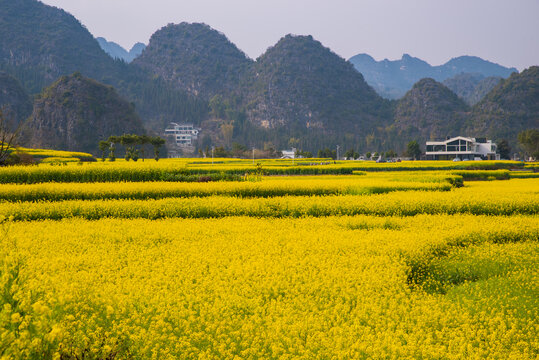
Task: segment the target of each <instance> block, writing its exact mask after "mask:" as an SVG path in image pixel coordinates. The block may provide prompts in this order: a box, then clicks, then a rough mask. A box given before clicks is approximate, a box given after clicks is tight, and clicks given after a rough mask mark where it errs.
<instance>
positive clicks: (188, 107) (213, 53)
mask: <svg viewBox="0 0 539 360" xmlns="http://www.w3.org/2000/svg"><path fill="white" fill-rule="evenodd" d="M0 8H1V9H2V11H1V12H0V71H2V70H4V71H5V72H6V73H7V74H9V75H8V77H7V78H6V79H7V80H6V81H4V89H5V91H6V94H11V95H9V96H7V97H4V99H7V100H3V101H4V102H5V103H7V105H9V106H12V108H15V107H16V106H17V100H16V99H21V101H19V104H22V105H23V106H22V107H21V108H22V109H23V111H22V113H27V112H28V104H29V101H31V98H30V100H28V98H29V97H28V95H26V96H25V94H24V93H25V92H26V94H30V96H31V95H36V94H38V93H40V92H42V90H43V89H44V88H45V87H47V86H50V85H51V84H53V83H54V84H55V88H56V89H59V90H61V89H60V88H61V87H62V86H63V85H61V86H60V88H59V87H58V84H57V83H56V81H59V80H58V79H60V80H62V79H64V78H63V77H62V76H65V75H68V79H69V78H70V77H71V76H72V75H71V74H72V73H73V72H74V71H77V70H80V72H81V76H82V77H83V78H84V79H86V78H93V79H95V80H96V82H100V83H103V84H107V85H109V86H105V85H103V84H100V85H101V86H97V87H95V88H96V89H99V90H98V92H103V93H104V94H107V93H108V94H111V92H110V91H111V88H110V86H114V87H116V88H117V95H118V94H119V96H118V97H119V98H123V100H118V101H117V102H116V104H120V103H123V104H124V105H125V103H126V101H127V104H128V105H129V106H121V108H122V109H123V110H122V111H121V112H115V110H114V109H118V108H119V107H117V106H113V107H111V108H109V107H104V108H103V105H104V104H106V102H107V99H103V98H99V97H98V96H92V97H93V98H96V99H98V101H97V102H95V101H93V100H92V99H90V98H86V99H87V100H88V101H86V102H84V101H83V102H80V103H78V104H82V105H81V109H82V110H84V113H83V114H81V113H77V112H73V109H72V108H71V107H70V104H71V100H70V98H71V95H69V93H71V94H77V96H78V98H80V99H84V98H85V94H87V93H90V94H91V93H92V91H87V90H88V89H89V88H91V87H88V86H86V85H88V84H89V83H88V82H91V81H94V80H89V79H86V81H78V80H75V79H72V80H70V82H69V83H70V84H75V85H73V86H72V88H73V91H72V90H68V91H67V92H66V91H64V92H61V91H58V92H57V93H55V94H56V95H54V96H51V97H48V96H46V98H48V99H49V100H50V101H43V100H42V99H40V98H38V99H37V100H36V101H35V102H34V113H35V114H38V116H35V117H32V119H37V124H40V125H39V126H36V127H34V130H36V129H37V135H34V136H35V137H34V138H33V139H34V140H35V142H33V144H38V140H39V139H42V140H43V141H47V139H49V138H56V139H58V137H60V138H61V142H55V143H54V144H55V145H54V146H58V147H59V148H60V146H61V147H62V148H66V147H67V145H65V144H75V145H73V147H77V148H78V149H79V150H80V151H89V150H87V148H88V147H89V146H90V145H91V144H90V143H89V142H84V141H83V140H81V138H80V136H81V134H80V133H76V132H67V134H68V135H67V137H65V134H66V132H65V131H64V130H62V129H63V128H65V127H66V126H68V127H76V126H75V125H74V124H75V123H74V122H70V121H69V118H73V119H76V121H78V122H80V123H81V124H88V123H90V124H94V125H92V127H90V128H91V129H94V130H95V129H96V128H99V127H102V128H103V129H105V131H106V132H110V131H112V130H111V128H108V127H107V124H108V122H107V123H102V122H101V121H102V119H101V117H103V118H105V116H106V115H107V114H108V113H109V112H110V113H111V114H115V116H117V117H118V116H122V115H121V114H127V113H129V114H132V115H133V117H134V116H135V115H137V113H138V115H140V120H141V121H142V123H143V125H144V126H145V128H146V130H147V131H149V132H153V133H155V134H160V133H162V131H163V130H164V128H165V126H166V125H167V124H168V123H169V122H171V121H174V122H180V123H181V122H186V123H193V124H194V125H196V126H197V127H200V128H202V131H201V136H200V137H199V141H198V143H197V144H196V147H197V148H198V149H205V148H206V147H209V146H225V147H228V148H231V147H232V146H233V144H234V142H237V143H240V144H243V145H246V146H248V147H251V146H255V147H257V148H262V147H268V148H271V147H273V148H275V149H284V148H288V147H296V148H298V149H302V150H307V151H313V152H316V151H317V150H318V149H321V148H325V147H331V148H335V146H337V145H340V146H341V149H345V148H346V149H349V148H354V149H356V150H358V151H386V150H389V149H394V150H396V151H397V152H399V153H401V151H402V150H403V149H404V148H405V145H406V143H407V142H408V141H410V140H418V141H419V142H420V143H424V141H425V140H428V139H429V138H432V137H444V136H447V135H456V134H460V135H468V136H477V137H484V136H487V137H492V138H493V139H494V140H497V139H498V138H499V137H505V138H507V140H509V141H510V143H511V144H516V134H517V133H518V132H519V131H522V130H524V129H528V128H530V127H538V126H537V123H538V117H537V112H538V111H537V109H536V107H537V104H538V101H537V98H538V96H539V95H538V94H537V75H538V74H537V73H538V72H537V69H536V67H532V68H530V69H528V70H527V71H524V72H523V73H522V74H518V73H515V74H513V75H512V76H511V77H510V78H509V79H506V80H504V81H501V82H500V83H499V84H497V85H496V86H495V88H494V89H493V90H491V91H489V89H490V88H491V87H492V86H493V84H494V83H496V79H495V78H488V77H487V78H482V77H484V76H485V75H484V74H482V73H479V74H478V75H477V76H476V75H474V74H477V70H478V67H480V65H481V64H484V61H483V60H481V59H477V58H470V57H466V58H457V59H453V60H452V61H450V62H449V63H448V64H445V65H444V68H443V69H442V68H440V69H437V70H436V69H435V70H436V71H434V70H433V67H431V66H430V65H429V64H428V63H426V62H424V61H422V60H420V59H417V58H413V57H411V56H404V57H403V59H402V60H403V61H402V62H401V63H400V64H397V65H399V67H398V68H396V69H395V67H394V66H393V65H394V64H393V65H392V64H391V62H390V63H388V64H387V65H388V68H393V70H394V71H395V75H394V76H390V78H392V79H393V80H394V81H395V82H401V83H404V84H412V85H410V89H409V90H408V92H407V94H406V96H404V97H403V98H402V99H401V100H399V101H396V100H387V99H384V98H382V97H381V96H380V95H379V94H377V92H376V91H375V90H374V89H373V88H372V87H371V86H370V85H369V84H368V82H366V81H365V80H366V78H367V77H366V76H363V75H362V74H361V73H360V72H358V71H357V70H356V69H355V68H354V66H353V65H352V64H351V62H347V61H346V60H345V59H342V58H341V57H339V56H338V55H336V54H335V53H334V52H332V51H331V50H330V49H329V48H327V47H325V46H324V45H323V44H321V43H320V42H319V41H317V40H315V39H313V38H312V36H296V35H287V36H284V37H283V38H281V39H280V40H279V42H277V43H276V44H275V45H274V46H272V47H270V48H269V49H268V50H267V51H266V52H265V53H264V54H263V55H261V56H260V57H259V58H258V59H256V60H252V59H250V58H249V57H247V56H246V55H245V54H244V53H243V52H242V51H241V50H239V49H238V48H237V47H236V45H234V44H233V43H232V42H230V41H229V40H228V39H227V37H226V36H225V35H224V34H222V33H220V32H219V31H217V30H215V29H212V28H211V27H209V26H208V25H205V24H197V23H195V24H189V23H182V24H177V25H172V24H169V25H167V26H165V27H164V28H162V29H161V30H159V31H157V32H156V33H155V34H154V35H153V36H152V39H151V40H150V44H149V45H148V47H147V48H146V49H145V50H144V51H143V53H142V54H141V55H140V56H139V57H137V58H136V59H135V60H134V61H133V62H131V63H126V62H124V61H121V60H114V59H112V58H111V57H110V56H109V55H107V54H106V53H105V52H104V51H103V50H102V49H101V47H100V46H99V44H98V41H97V40H96V39H94V38H93V36H92V35H91V34H90V33H89V32H88V30H87V29H85V28H84V26H83V25H81V24H80V22H79V21H78V20H77V19H75V18H74V17H73V16H71V15H69V14H67V13H66V12H64V11H63V10H60V9H57V8H54V7H50V6H46V5H44V4H42V3H40V2H38V1H36V0H18V1H16V2H12V1H7V0H0ZM360 57H361V56H360ZM363 57H365V58H366V59H367V60H369V59H368V56H367V55H365V56H363ZM371 60H372V58H371ZM369 61H370V60H369ZM369 61H367V62H369ZM370 64H371V65H372V66H373V69H374V70H373V71H374V72H375V73H376V71H375V70H376V68H377V66H378V65H377V62H376V61H374V60H372V61H370ZM490 64H491V65H489V66H487V67H488V68H489V69H490V70H489V71H491V70H492V69H494V70H496V69H497V70H500V67H499V65H496V64H492V63H490ZM389 65H391V66H389ZM434 68H437V67H434ZM460 70H462V71H465V73H461V72H458V71H460ZM494 70H492V71H494ZM497 70H496V71H497ZM502 70H503V69H502ZM422 71H423V72H429V71H430V72H432V71H434V72H435V74H434V75H433V77H431V78H428V79H420V80H418V81H415V80H414V77H417V76H419V75H418V74H421V72H422ZM504 71H507V69H506V68H505V70H504ZM442 72H445V74H446V75H447V76H449V75H451V76H452V78H450V79H446V85H447V86H445V85H443V84H441V83H440V80H437V79H439V76H440V73H442ZM379 75H380V79H381V80H383V76H385V75H384V73H380V74H379ZM519 75H522V76H519ZM13 78H14V79H17V80H18V82H19V83H20V84H19V85H16V84H17V81H14V79H13ZM480 78H481V79H480ZM487 79H490V80H489V81H491V80H492V83H490V82H489V83H487V82H486V80H487ZM64 80H65V79H64ZM64 80H62V81H64ZM21 84H22V86H21ZM414 84H415V85H414ZM76 86H80V87H81V88H83V89H82V91H81V92H78V91H77V88H76ZM407 86H408V85H407ZM449 87H451V88H452V89H453V90H454V91H455V92H456V93H457V94H458V95H459V96H460V97H461V98H459V97H458V96H457V95H456V94H455V93H454V92H452V91H451V90H450V89H449ZM21 88H24V89H22V90H23V91H20V90H21ZM68 88H70V87H69V86H68ZM17 89H19V90H17ZM2 91H3V90H2ZM51 91H52V90H49V91H45V93H46V94H50V93H54V92H51ZM485 93H487V94H486V95H484V96H483V94H485ZM13 94H15V95H16V96H12V95H13ZM17 94H19V95H20V96H19V95H17ZM66 94H67V95H66ZM474 96H475V99H476V100H473V101H477V100H479V99H482V100H480V101H479V102H478V103H477V104H476V105H474V106H470V105H468V104H466V103H465V102H464V101H463V100H462V99H466V100H467V101H468V102H469V103H470V104H472V103H473V102H472V99H473V98H474ZM483 97H484V98H483ZM25 98H26V99H27V100H25ZM124 99H125V100H124ZM131 102H132V103H131ZM24 104H26V105H24ZM133 105H134V106H136V109H135V107H134V106H133ZM24 109H26V110H24ZM96 109H97V113H98V114H101V115H102V116H101V115H96V112H95V110H96ZM100 109H101V110H100ZM102 109H105V110H102ZM36 111H37V113H36ZM138 115H137V116H138ZM107 116H108V115H107ZM22 118H23V119H24V118H25V116H24V115H23V116H22ZM66 119H67V120H66ZM45 120H46V121H49V120H50V124H49V125H47V126H48V127H47V129H48V130H47V132H43V131H41V130H39V129H44V127H43V126H42V125H44V124H45ZM108 121H115V120H112V119H109V120H108ZM66 124H67V125H66ZM118 124H119V127H117V128H115V129H119V128H120V127H122V128H124V132H129V131H130V129H131V128H130V127H129V126H128V125H127V123H125V124H124V123H122V122H120V123H118ZM84 126H86V125H84ZM94 130H88V129H86V130H85V131H86V132H88V134H90V131H94ZM109 130H110V131H109ZM40 131H41V132H40ZM62 131H64V133H62ZM114 131H116V130H114ZM103 134H104V133H103ZM103 134H101V135H103ZM101 135H100V136H101ZM92 136H93V135H92ZM94 140H96V138H94V137H92V138H89V140H88V141H90V142H92V143H93V142H94ZM40 141H41V140H40ZM62 144H64V145H62ZM94 145H95V144H94ZM36 146H37V145H36ZM51 146H53V145H51ZM69 146H71V145H69ZM90 150H92V152H93V151H94V150H95V148H93V149H90Z"/></svg>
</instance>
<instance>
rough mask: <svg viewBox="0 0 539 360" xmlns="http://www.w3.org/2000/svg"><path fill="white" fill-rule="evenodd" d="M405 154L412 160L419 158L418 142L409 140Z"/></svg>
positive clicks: (419, 148)
mask: <svg viewBox="0 0 539 360" xmlns="http://www.w3.org/2000/svg"><path fill="white" fill-rule="evenodd" d="M406 154H407V155H408V156H410V157H411V158H413V159H414V160H417V159H419V156H421V147H420V146H419V143H418V142H417V141H415V140H412V141H410V142H409V143H408V145H407V146H406Z"/></svg>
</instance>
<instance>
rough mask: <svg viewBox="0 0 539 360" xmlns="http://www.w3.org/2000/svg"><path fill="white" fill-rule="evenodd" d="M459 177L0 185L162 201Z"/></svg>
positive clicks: (31, 192)
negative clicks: (175, 198)
mask: <svg viewBox="0 0 539 360" xmlns="http://www.w3.org/2000/svg"><path fill="white" fill-rule="evenodd" d="M458 181H461V177H460V176H450V175H441V176H434V175H431V176H429V177H425V178H424V179H419V178H415V177H410V178H409V179H408V178H407V177H404V178H402V179H401V180H399V181H396V180H395V179H392V178H388V177H380V176H374V177H364V176H355V175H354V176H346V177H340V178H335V177H333V178H329V179H324V178H320V177H319V178H314V179H311V178H305V177H303V178H288V179H286V181H282V180H280V179H276V178H264V179H263V180H261V181H244V182H209V183H185V182H179V183H178V182H141V183H137V182H119V183H118V182H116V183H114V182H111V183H85V184H79V183H42V184H29V185H13V184H6V185H2V186H0V200H5V201H43V200H48V201H60V200H98V199H141V200H143V199H163V198H171V197H205V196H212V195H225V196H236V197H275V196H285V195H296V196H309V195H317V196H319V195H346V194H349V195H369V194H382V193H388V192H392V191H410V190H423V191H449V190H451V188H452V185H451V183H453V184H454V183H456V182H458Z"/></svg>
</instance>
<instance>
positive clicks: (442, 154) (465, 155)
mask: <svg viewBox="0 0 539 360" xmlns="http://www.w3.org/2000/svg"><path fill="white" fill-rule="evenodd" d="M496 150H497V148H496V144H494V143H493V142H492V140H487V139H486V138H469V137H464V136H457V137H453V138H447V139H446V140H442V141H427V151H426V155H427V160H453V159H459V160H499V159H500V155H499V154H496Z"/></svg>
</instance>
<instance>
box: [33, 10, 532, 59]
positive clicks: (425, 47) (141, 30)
mask: <svg viewBox="0 0 539 360" xmlns="http://www.w3.org/2000/svg"><path fill="white" fill-rule="evenodd" d="M42 1H43V2H44V3H46V4H49V5H54V6H57V7H60V8H62V9H64V10H66V11H68V12H70V13H71V14H73V15H74V16H75V17H76V18H78V19H79V20H80V21H81V22H82V23H83V24H84V25H85V26H86V27H87V28H88V30H90V32H91V33H92V34H94V36H96V37H98V36H102V37H104V38H106V39H107V40H109V41H114V42H117V43H119V44H120V45H122V46H123V47H125V48H127V49H129V48H131V46H132V45H133V44H134V43H135V42H138V41H140V42H144V43H148V41H149V39H150V36H151V35H152V34H153V33H154V32H155V31H156V30H158V29H160V28H161V27H163V26H164V25H166V24H168V23H180V22H182V21H187V22H204V23H206V24H208V25H210V26H211V27H213V28H215V29H217V30H219V31H221V32H223V33H224V34H225V35H226V36H227V37H228V38H229V39H230V40H231V41H232V42H233V43H235V44H236V45H237V46H238V47H239V48H240V49H241V50H243V51H244V52H245V53H247V55H249V56H250V57H252V58H256V57H258V56H259V55H261V54H262V53H263V52H264V51H265V50H266V49H267V48H268V47H269V46H272V45H273V44H275V43H276V42H277V41H278V40H279V39H280V38H281V37H282V36H284V35H286V34H288V33H292V34H302V35H308V34H310V35H313V37H314V38H315V39H317V40H319V41H321V42H322V44H324V45H325V46H327V47H329V48H331V49H332V50H333V51H334V52H336V53H337V54H339V55H341V56H342V57H344V58H346V59H348V58H350V57H351V56H353V55H356V54H358V53H368V54H370V55H371V56H373V57H374V58H375V59H377V60H381V59H384V58H388V59H398V58H400V57H401V56H402V54H403V53H408V54H410V55H412V56H415V57H419V58H421V59H423V60H426V61H427V62H429V63H430V64H432V65H439V64H442V63H444V62H446V61H448V60H449V59H450V58H452V57H456V56H460V55H475V56H479V57H482V58H484V59H487V60H490V61H493V62H496V63H499V64H501V65H504V66H514V67H517V68H518V69H519V70H522V69H524V68H527V67H529V66H531V65H539V20H537V19H538V18H539V0H512V1H509V0H451V1H450V0H445V1H440V0H326V1H320V0H271V1H268V0H191V1H186V0H42Z"/></svg>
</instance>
